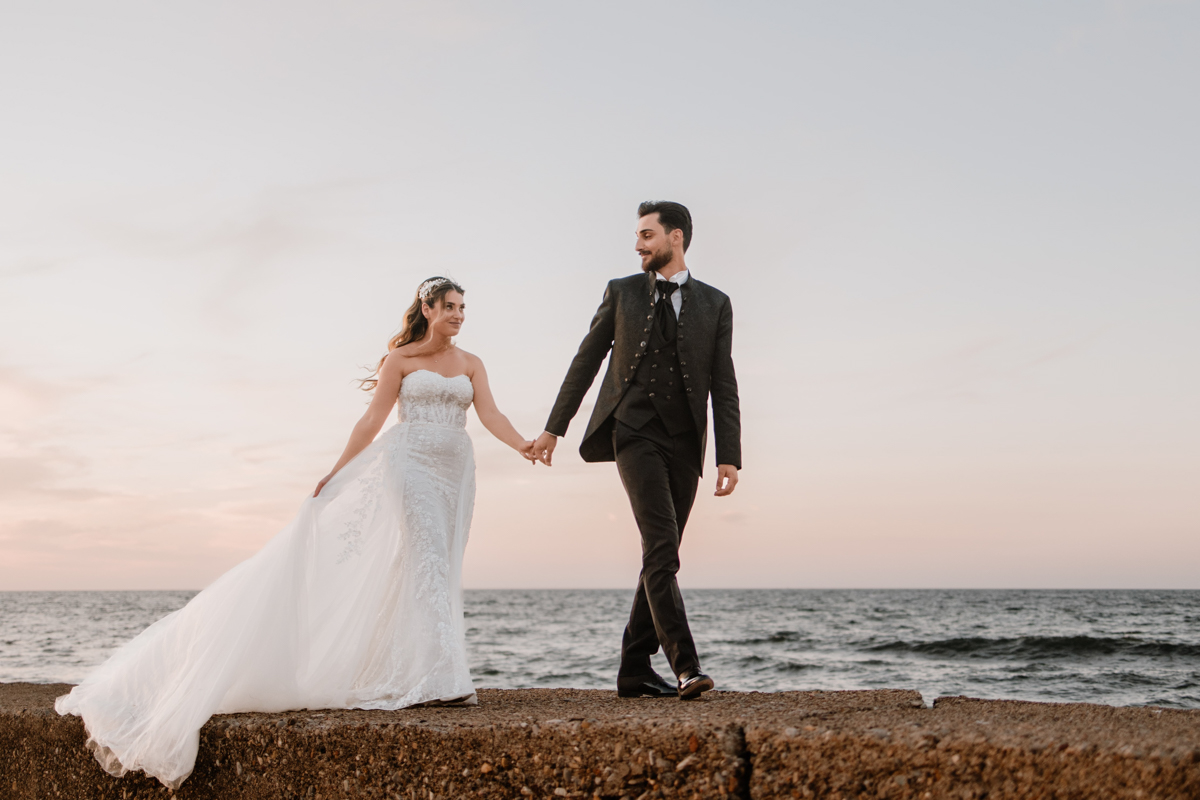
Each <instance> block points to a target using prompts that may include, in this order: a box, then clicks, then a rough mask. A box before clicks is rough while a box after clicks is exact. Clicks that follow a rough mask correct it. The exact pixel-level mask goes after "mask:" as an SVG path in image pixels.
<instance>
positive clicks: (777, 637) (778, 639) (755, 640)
mask: <svg viewBox="0 0 1200 800" xmlns="http://www.w3.org/2000/svg"><path fill="white" fill-rule="evenodd" d="M800 638H801V637H800V634H799V633H798V632H796V631H775V633H771V634H768V635H766V636H755V637H751V638H748V639H723V640H721V642H720V643H721V644H782V643H783V642H798V641H800Z"/></svg>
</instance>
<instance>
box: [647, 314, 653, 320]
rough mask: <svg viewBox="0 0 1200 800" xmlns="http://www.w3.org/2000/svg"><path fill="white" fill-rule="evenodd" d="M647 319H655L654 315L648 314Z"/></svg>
mask: <svg viewBox="0 0 1200 800" xmlns="http://www.w3.org/2000/svg"><path fill="white" fill-rule="evenodd" d="M646 319H654V315H653V314H647V315H646Z"/></svg>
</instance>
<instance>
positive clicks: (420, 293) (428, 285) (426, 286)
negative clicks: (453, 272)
mask: <svg viewBox="0 0 1200 800" xmlns="http://www.w3.org/2000/svg"><path fill="white" fill-rule="evenodd" d="M447 283H454V281H452V280H450V279H449V278H430V279H429V280H427V281H425V282H424V283H422V284H421V288H419V289H417V297H420V298H421V300H422V301H425V300H428V299H429V296H430V295H431V294H433V291H434V289H437V288H438V287H440V286H445V285H446V284H447Z"/></svg>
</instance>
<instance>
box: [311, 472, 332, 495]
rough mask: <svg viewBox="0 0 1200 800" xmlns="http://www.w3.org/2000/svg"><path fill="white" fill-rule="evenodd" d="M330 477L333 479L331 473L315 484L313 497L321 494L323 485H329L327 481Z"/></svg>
mask: <svg viewBox="0 0 1200 800" xmlns="http://www.w3.org/2000/svg"><path fill="white" fill-rule="evenodd" d="M332 477H333V473H332V472H331V473H329V474H328V475H326V476H325V477H324V478H321V480H320V482H319V483H317V490H316V491H315V492H313V497H316V496H317V495H319V494H320V493H321V490H322V489H324V488H325V484H327V483H329V479H330V478H332Z"/></svg>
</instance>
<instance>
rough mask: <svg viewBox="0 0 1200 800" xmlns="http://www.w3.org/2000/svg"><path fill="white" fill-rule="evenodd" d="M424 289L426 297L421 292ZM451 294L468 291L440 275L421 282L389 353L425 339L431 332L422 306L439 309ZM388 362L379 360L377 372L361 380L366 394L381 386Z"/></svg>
mask: <svg viewBox="0 0 1200 800" xmlns="http://www.w3.org/2000/svg"><path fill="white" fill-rule="evenodd" d="M422 289H424V290H425V292H424V296H422V292H421V290H422ZM450 292H458V293H459V294H466V293H467V290H466V289H464V288H462V287H461V286H459V285H458V284H457V283H455V282H454V281H452V280H450V279H449V278H443V277H442V276H440V275H435V276H433V277H432V278H429V279H427V280H424V281H421V285H420V286H418V287H417V294H416V297H415V298H413V302H412V305H411V306H409V307H408V311H405V312H404V322H403V323H402V324H401V326H400V332H399V333H397V334H396V335H395V336H393V337H392V338H391V339H389V340H388V353H391V352H392V351H393V350H395V349H396V348H397V347H403V346H404V345H406V344H411V343H413V342H419V341H421V340H422V339H424V338H425V334H426V333H427V332H428V331H429V320H427V319H425V315H424V314H422V313H421V306H422V305H426V306H429V307H430V308H431V309H434V308H437V307H438V306H439V305H441V304H442V300H443V299H444V298H445V297H446V295H447V294H449V293H450ZM386 360H387V356H386V355H385V356H384V357H383V358H381V359H379V363H378V364H376V365H375V371H374V372H372V373H371V375H370V376H369V377H366V378H363V379H361V380H359V384H360V388H361V389H362V390H363V391H364V392H373V391H375V387H376V386H377V385H378V384H379V379H378V378H377V377H376V376H377V375H379V370H380V368H381V367H383V362H384V361H386Z"/></svg>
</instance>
